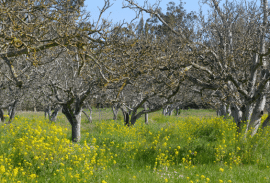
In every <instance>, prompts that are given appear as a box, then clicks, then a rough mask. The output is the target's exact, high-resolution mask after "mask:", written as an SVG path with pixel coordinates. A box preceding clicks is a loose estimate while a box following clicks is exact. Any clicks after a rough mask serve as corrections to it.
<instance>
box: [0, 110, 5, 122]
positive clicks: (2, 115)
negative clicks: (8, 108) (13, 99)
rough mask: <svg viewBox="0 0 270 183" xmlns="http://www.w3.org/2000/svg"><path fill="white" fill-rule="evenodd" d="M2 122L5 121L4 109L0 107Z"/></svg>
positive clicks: (0, 120)
mask: <svg viewBox="0 0 270 183" xmlns="http://www.w3.org/2000/svg"><path fill="white" fill-rule="evenodd" d="M0 122H5V117H4V111H3V109H0Z"/></svg>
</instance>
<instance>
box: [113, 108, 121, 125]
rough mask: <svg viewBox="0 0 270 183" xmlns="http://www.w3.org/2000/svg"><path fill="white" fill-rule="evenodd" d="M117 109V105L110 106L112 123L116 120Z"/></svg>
mask: <svg viewBox="0 0 270 183" xmlns="http://www.w3.org/2000/svg"><path fill="white" fill-rule="evenodd" d="M119 108H120V106H119V104H113V105H112V111H113V120H114V121H115V120H116V119H117V114H118V111H119Z"/></svg>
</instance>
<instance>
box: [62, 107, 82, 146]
mask: <svg viewBox="0 0 270 183" xmlns="http://www.w3.org/2000/svg"><path fill="white" fill-rule="evenodd" d="M62 112H63V114H64V115H65V116H66V117H67V119H68V121H69V123H70V124H71V128H72V141H73V142H79V141H80V139H81V112H82V109H81V107H80V106H77V107H76V110H75V111H73V110H72V109H71V107H70V106H69V105H68V104H65V105H63V108H62Z"/></svg>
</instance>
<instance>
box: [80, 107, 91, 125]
mask: <svg viewBox="0 0 270 183" xmlns="http://www.w3.org/2000/svg"><path fill="white" fill-rule="evenodd" d="M82 113H83V114H84V115H85V116H86V118H87V120H88V122H89V123H92V110H91V111H90V116H89V115H88V114H87V112H85V111H82Z"/></svg>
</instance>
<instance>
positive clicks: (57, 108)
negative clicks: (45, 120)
mask: <svg viewBox="0 0 270 183" xmlns="http://www.w3.org/2000/svg"><path fill="white" fill-rule="evenodd" d="M61 108H62V106H57V107H56V108H55V109H54V111H53V113H52V115H51V117H50V116H49V119H50V121H53V122H55V121H56V118H57V115H58V112H59V111H60V110H61Z"/></svg>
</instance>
